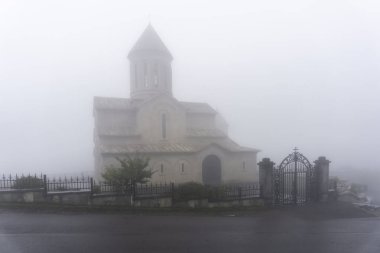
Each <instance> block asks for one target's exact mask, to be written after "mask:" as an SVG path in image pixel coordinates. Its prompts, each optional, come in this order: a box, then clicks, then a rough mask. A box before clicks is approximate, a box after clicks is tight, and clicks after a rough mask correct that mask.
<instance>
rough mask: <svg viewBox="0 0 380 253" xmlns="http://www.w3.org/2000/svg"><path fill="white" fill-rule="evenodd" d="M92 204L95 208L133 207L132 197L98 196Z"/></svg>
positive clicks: (94, 196) (93, 197)
mask: <svg viewBox="0 0 380 253" xmlns="http://www.w3.org/2000/svg"><path fill="white" fill-rule="evenodd" d="M90 204H91V205H95V206H131V196H129V195H110V194H96V195H93V196H92V198H91V200H90Z"/></svg>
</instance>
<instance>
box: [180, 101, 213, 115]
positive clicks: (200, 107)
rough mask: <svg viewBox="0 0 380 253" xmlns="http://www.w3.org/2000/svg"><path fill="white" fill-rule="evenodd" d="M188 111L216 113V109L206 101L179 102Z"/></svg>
mask: <svg viewBox="0 0 380 253" xmlns="http://www.w3.org/2000/svg"><path fill="white" fill-rule="evenodd" d="M180 104H181V105H183V106H184V107H185V108H186V109H187V111H188V112H189V113H209V114H216V111H215V110H214V109H213V108H212V107H211V106H210V105H209V104H206V103H193V102H180Z"/></svg>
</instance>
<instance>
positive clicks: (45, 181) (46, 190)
mask: <svg viewBox="0 0 380 253" xmlns="http://www.w3.org/2000/svg"><path fill="white" fill-rule="evenodd" d="M47 192H48V185H47V179H46V175H44V197H45V198H46V197H47Z"/></svg>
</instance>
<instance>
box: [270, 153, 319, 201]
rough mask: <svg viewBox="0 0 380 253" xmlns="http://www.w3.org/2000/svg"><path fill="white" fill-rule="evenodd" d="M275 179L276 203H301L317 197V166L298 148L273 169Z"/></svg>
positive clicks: (274, 194) (274, 195)
mask: <svg viewBox="0 0 380 253" xmlns="http://www.w3.org/2000/svg"><path fill="white" fill-rule="evenodd" d="M273 181H274V182H273V186H274V191H273V203H274V204H275V205H287V204H292V205H300V204H303V203H305V202H307V201H310V200H314V199H315V198H316V173H315V168H314V167H313V166H312V165H311V163H310V162H309V160H308V159H307V158H306V157H305V156H304V155H302V154H301V153H299V152H298V149H297V148H295V149H294V152H293V153H291V154H290V155H288V156H287V157H285V159H284V160H283V161H282V162H281V163H280V165H279V166H278V168H274V169H273Z"/></svg>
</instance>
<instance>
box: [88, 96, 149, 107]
mask: <svg viewBox="0 0 380 253" xmlns="http://www.w3.org/2000/svg"><path fill="white" fill-rule="evenodd" d="M141 102H142V100H139V99H130V98H113V97H94V108H95V109H108V110H134V109H136V107H137V106H138V105H139V104H141Z"/></svg>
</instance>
